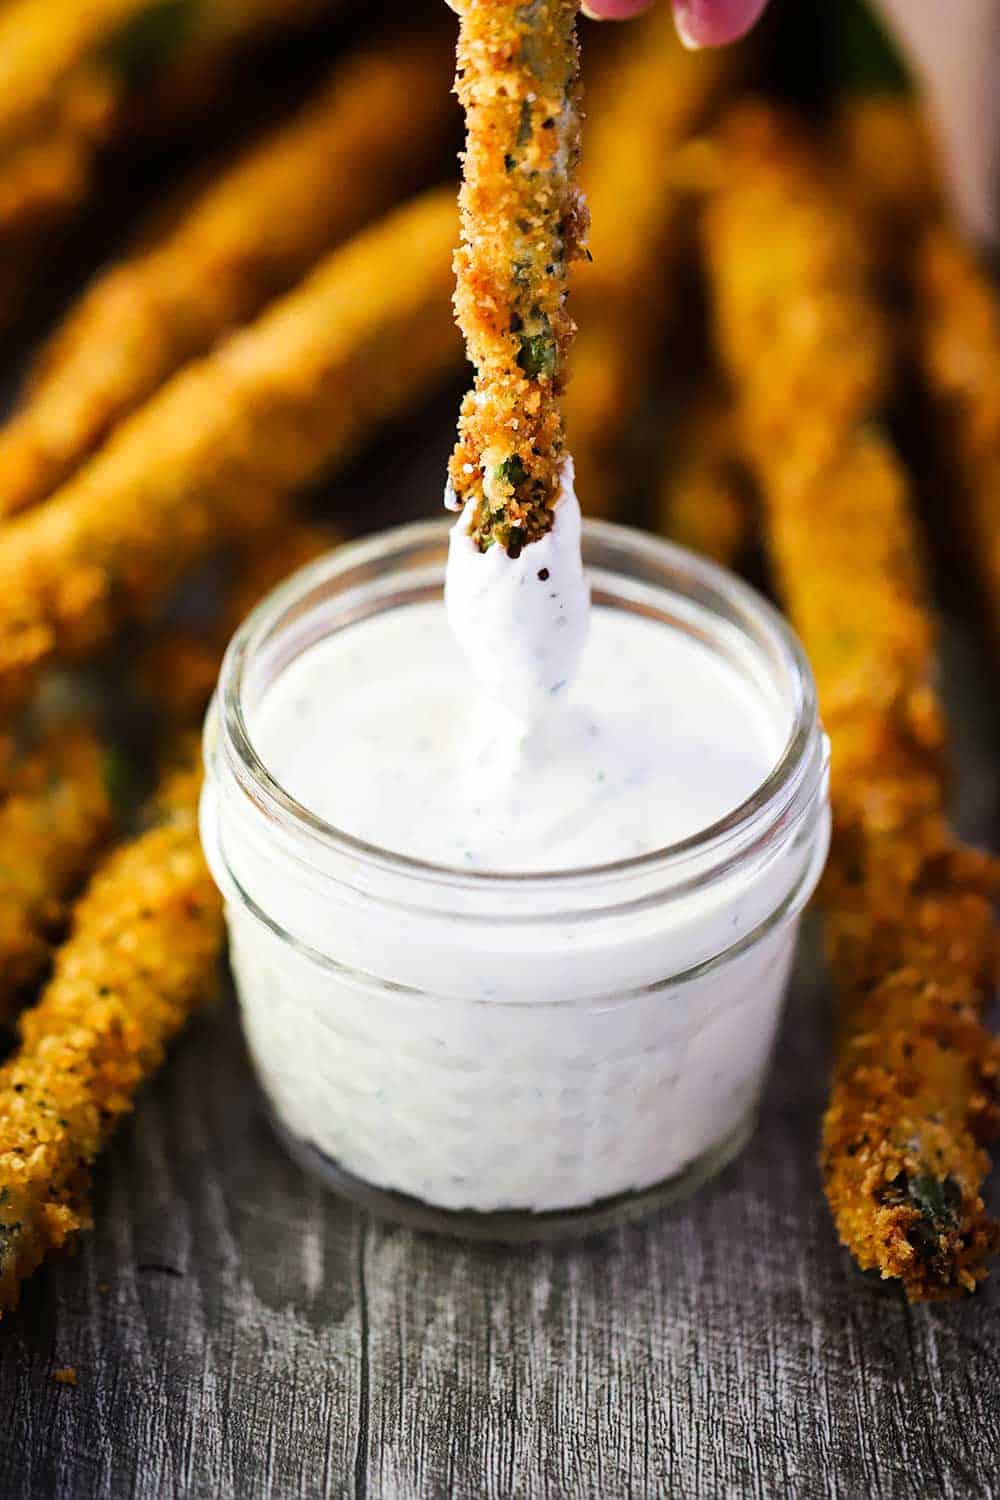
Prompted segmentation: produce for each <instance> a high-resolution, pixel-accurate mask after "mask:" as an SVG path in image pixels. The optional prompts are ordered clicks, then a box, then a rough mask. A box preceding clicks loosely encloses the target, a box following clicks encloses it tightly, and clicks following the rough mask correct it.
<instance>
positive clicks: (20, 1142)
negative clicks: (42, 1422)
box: [0, 756, 222, 1311]
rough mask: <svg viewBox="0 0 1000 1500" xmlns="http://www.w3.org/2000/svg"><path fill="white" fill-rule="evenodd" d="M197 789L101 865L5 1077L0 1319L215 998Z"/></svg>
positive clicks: (211, 898)
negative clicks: (174, 1044)
mask: <svg viewBox="0 0 1000 1500" xmlns="http://www.w3.org/2000/svg"><path fill="white" fill-rule="evenodd" d="M199 784H200V776H199V772H198V771H197V770H196V769H195V762H194V758H193V756H192V758H191V760H190V763H189V764H188V765H186V766H184V767H183V768H182V769H180V770H176V771H174V772H172V773H171V774H170V776H169V778H168V779H167V781H166V783H165V784H164V785H163V787H162V788H161V791H160V793H159V795H158V796H157V798H156V799H155V804H154V807H153V810H152V812H151V818H152V822H153V826H151V827H150V828H149V829H148V831H147V832H145V833H143V834H141V835H140V836H139V837H138V838H136V839H134V840H132V841H131V842H130V843H127V844H125V845H124V846H122V847H121V848H119V849H116V850H115V851H114V852H112V853H111V854H110V855H109V856H108V858H107V859H106V860H105V862H104V863H103V865H102V866H101V868H100V869H99V870H98V872H97V874H96V875H95V876H94V878H93V880H92V881H91V883H90V885H89V887H88V889H87V891H86V892H85V894H84V895H83V897H82V898H81V899H80V901H79V902H78V904H77V907H76V910H75V913H74V918H73V928H72V932H71V934H70V937H69V938H68V940H67V941H66V943H65V944H64V946H63V947H62V948H61V949H60V950H59V952H58V954H57V955H56V962H55V969H54V972H53V975H52V978H51V980H50V981H49V983H48V985H47V986H46V988H45V990H44V992H43V994H42V996H41V998H40V1000H39V1001H38V1003H37V1004H36V1005H34V1006H33V1007H32V1008H31V1009H30V1010H28V1011H25V1012H24V1014H23V1015H22V1017H21V1021H20V1036H21V1041H20V1046H19V1047H18V1049H17V1050H16V1052H15V1053H14V1054H13V1055H12V1056H11V1057H10V1059H9V1060H8V1061H7V1062H6V1063H5V1064H4V1065H3V1067H0V1311H2V1310H3V1309H5V1308H10V1307H11V1306H13V1304H14V1303H15V1302H16V1300H17V1294H18V1284H19V1282H20V1281H21V1280H22V1279H23V1278H24V1277H26V1276H30V1275H31V1273H32V1272H33V1271H34V1270H35V1268H36V1267H37V1266H38V1265H39V1264H40V1263H41V1261H42V1260H43V1259H44V1258H45V1256H47V1255H48V1254H49V1253H50V1252H52V1251H54V1250H58V1249H59V1248H60V1247H61V1246H63V1245H64V1244H65V1243H66V1241H67V1240H68V1239H69V1238H70V1237H71V1236H73V1235H75V1234H76V1233H77V1232H78V1231H79V1230H81V1229H86V1228H89V1227H90V1225H91V1222H92V1221H91V1215H90V1203H89V1198H90V1168H91V1166H92V1164H93V1162H94V1160H95V1159H96V1157H97V1155H98V1153H99V1152H100V1151H101V1150H102V1149H103V1147H104V1146H105V1145H106V1144H107V1141H108V1139H109V1138H110V1136H111V1134H112V1132H113V1130H114V1128H115V1126H116V1124H117V1123H118V1120H119V1118H120V1117H121V1116H122V1115H123V1114H125V1113H127V1112H128V1111H129V1110H130V1109H131V1108H132V1103H133V1100H134V1098H135V1095H136V1092H137V1091H138V1089H139V1087H140V1085H141V1084H142V1083H143V1082H144V1081H145V1079H146V1078H148V1077H149V1075H150V1074H151V1073H153V1072H155V1070H156V1069H157V1068H158V1067H159V1065H160V1063H161V1061H162V1060H163V1054H164V1049H165V1047H166V1045H167V1043H168V1042H169V1041H170V1040H171V1038H172V1037H173V1036H174V1034H175V1033H176V1032H177V1031H178V1030H179V1029H180V1027H181V1026H182V1025H183V1024H184V1022H185V1021H186V1020H187V1019H188V1017H189V1015H190V1014H191V1013H192V1011H193V1010H194V1009H196V1008H197V1007H198V1006H199V1005H200V1004H201V1003H202V1002H203V1001H204V1000H205V998H206V997H207V996H208V995H209V994H210V993H211V991H212V986H213V975H214V971H215V966H216V962H217V959H218V956H219V951H220V948H221V944H222V903H221V900H220V897H219V895H218V893H217V891H216V889H215V886H214V885H213V883H212V878H211V876H210V875H209V872H208V869H207V867H206V865H205V860H204V856H203V854H202V852H201V845H200V843H199V840H198V817H197V802H198V788H199Z"/></svg>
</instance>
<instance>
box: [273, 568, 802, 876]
mask: <svg viewBox="0 0 1000 1500" xmlns="http://www.w3.org/2000/svg"><path fill="white" fill-rule="evenodd" d="M533 550H534V548H532V547H526V548H525V550H524V553H523V554H522V556H524V557H526V556H528V555H529V554H530V553H531V552H532V551H533ZM477 555H478V554H477ZM487 556H488V554H487ZM484 560H485V559H484ZM505 560H506V559H505ZM449 566H450V562H449ZM515 588H516V589H517V592H518V593H521V592H524V593H527V594H529V595H530V594H531V593H547V592H548V584H547V583H546V582H545V581H539V580H538V578H537V577H536V576H535V574H534V572H532V573H530V574H529V575H525V587H524V589H523V590H522V589H521V588H520V586H518V585H515ZM528 613H530V606H529V607H528ZM558 698H559V702H558V704H555V703H550V704H549V705H548V712H546V713H545V714H544V715H543V716H541V717H540V718H538V719H536V720H535V721H527V722H525V721H524V720H522V719H520V718H519V717H518V716H517V715H516V714H514V713H513V712H512V711H511V710H510V709H509V708H508V707H507V706H506V704H504V703H499V704H498V703H494V702H493V701H492V700H491V699H490V698H488V697H487V696H486V695H485V693H484V692H483V691H482V690H481V689H480V688H479V685H478V682H477V679H476V678H475V677H474V676H473V675H472V673H471V672H470V670H469V667H468V663H467V661H466V659H465V656H464V655H463V653H461V652H460V651H459V650H458V649H457V646H456V643H455V640H454V638H453V635H452V632H451V630H450V628H449V624H448V620H447V619H446V617H445V611H444V610H443V609H442V608H441V605H440V604H439V603H438V602H434V603H425V604H411V605H405V606H403V607H402V608H400V609H396V610H392V611H390V612H387V613H385V614H381V615H378V616H376V617H375V618H374V619H371V620H366V621H365V622H364V623H363V624H361V625H352V626H349V627H348V628H347V629H346V630H343V631H341V632H339V633H338V634H337V635H334V636H331V637H329V638H328V639H327V640H325V641H322V642H320V643H319V644H317V645H316V646H313V647H312V648H311V649H310V650H309V651H306V652H304V653H303V655H302V656H300V657H299V658H298V660H297V661H295V662H293V663H292V665H291V666H290V667H289V668H288V669H287V671H286V672H285V673H284V674H283V675H282V677H281V678H279V680H278V681H277V682H276V683H275V685H274V687H273V688H272V689H271V691H270V692H269V693H268V695H267V697H266V698H265V700H264V701H263V703H262V704H261V707H260V710H259V712H258V715H257V717H256V718H255V721H254V724H253V726H252V729H253V735H254V742H255V745H256V747H257V752H258V754H259V755H260V757H261V759H262V760H263V761H264V763H265V765H267V766H268V768H269V769H270V770H271V772H272V774H273V775H274V776H275V778H276V779H277V780H278V781H279V782H280V783H281V785H282V786H283V787H284V788H285V789H286V791H288V792H289V793H291V795H292V796H293V797H294V798H295V799H296V800H297V801H298V802H301V803H302V805H303V806H304V807H307V808H309V809H310V810H311V811H312V812H314V813H317V814H318V815H319V816H320V817H321V818H323V819H324V820H325V821H326V822H328V823H331V824H333V825H334V826H335V827H337V828H340V829H342V830H343V831H344V832H345V833H348V834H352V835H353V836H354V837H356V838H358V839H361V840H363V841H364V842H365V843H369V844H376V845H378V846H379V847H381V848H384V849H393V850H395V851H396V852H397V853H399V854H405V855H409V856H411V857H412V858H414V859H420V860H426V861H428V862H430V863H433V864H442V865H452V866H456V867H460V868H462V867H464V868H467V869H470V870H497V871H508V872H510V871H515V872H525V873H532V872H536V871H542V870H568V869H572V868H574V867H577V868H579V867H582V866H587V865H600V864H610V863H612V862H613V861H615V860H621V859H628V858H632V857H634V856H635V855H638V854H645V853H647V852H649V851H650V850H653V849H658V848H662V847H664V846H665V845H667V844H675V843H678V842H679V841H680V840H681V839H685V838H690V837H691V836H692V835H693V834H697V833H699V832H700V831H701V830H702V829H704V828H707V827H708V826H709V825H710V824H712V823H715V822H717V821H718V819H720V818H722V817H724V816H725V815H726V814H727V813H729V812H732V810H733V808H735V807H738V806H739V804H740V803H741V802H743V801H745V800H746V798H748V797H749V796H750V795H751V794H752V793H753V791H754V790H755V789H756V788H757V787H758V786H759V785H760V783H761V782H762V781H763V780H764V779H765V777H766V776H767V774H768V772H769V771H770V769H771V767H772V766H773V764H774V763H775V761H776V760H777V758H778V754H779V752H780V750H781V739H780V737H779V735H778V733H777V731H776V726H775V724H774V722H773V718H771V717H769V716H768V714H767V711H766V709H765V708H762V706H761V705H760V703H759V702H758V701H756V700H755V698H754V696H753V694H752V692H751V691H750V689H749V688H748V687H747V686H746V685H745V684H744V683H742V682H741V680H740V678H739V675H738V673H737V672H736V670H735V668H733V667H732V666H730V665H729V664H728V663H727V662H725V661H724V660H721V659H720V658H719V657H718V656H717V655H716V654H715V653H713V652H712V651H711V650H710V649H709V648H708V647H707V646H705V645H704V644H702V642H700V641H698V640H696V639H693V638H692V637H690V636H686V635H682V634H681V633H680V632H678V631H670V630H666V629H664V627H663V626H662V625H661V624H659V623H657V622H656V621H652V620H648V619H644V618H643V617H642V616H641V615H634V614H627V613H625V612H623V611H620V610H611V609H606V608H600V607H598V608H595V609H594V610H593V612H592V620H591V624H590V634H589V639H588V641H587V644H586V649H585V650H584V651H583V652H582V656H581V660H580V663H579V670H578V673H577V675H576V676H575V677H574V678H573V680H572V681H571V682H570V683H568V684H567V685H566V687H565V689H564V690H563V691H562V692H560V693H559V694H558Z"/></svg>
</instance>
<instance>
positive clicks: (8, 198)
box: [0, 0, 327, 236]
mask: <svg viewBox="0 0 1000 1500" xmlns="http://www.w3.org/2000/svg"><path fill="white" fill-rule="evenodd" d="M326 3H327V0H241V3H240V4H239V5H233V4H232V0H86V3H85V4H84V3H81V0H12V3H10V4H8V5H6V6H5V7H4V8H3V10H2V11H0V236H3V235H7V234H10V233H12V232H23V231H24V230H26V229H28V228H31V227H34V226H37V225H38V224H39V223H40V222H44V221H47V220H50V219H52V218H53V217H58V216H61V215H62V214H63V213H65V212H66V211H67V210H68V209H71V208H72V207H73V206H74V204H75V203H76V202H77V201H78V200H79V199H80V197H82V195H83V193H84V192H85V190H86V187H87V185H88V182H89V177H90V171H91V168H92V165H93V161H94V158H95V156H96V154H97V152H98V150H99V149H100V147H101V146H102V145H103V144H104V143H105V142H106V141H108V140H109V139H111V138H113V137H114V136H115V135H116V134H117V133H118V132H119V131H120V130H121V129H122V128H123V127H124V125H125V122H126V119H127V113H128V107H129V105H130V104H131V102H132V101H133V99H134V98H135V97H137V96H138V95H139V94H140V93H147V92H148V91H149V89H150V87H151V86H152V85H153V84H156V83H159V82H160V81H161V80H163V79H164V78H167V77H175V76H177V75H179V74H180V75H182V74H183V73H184V72H185V71H186V70H191V69H199V68H203V67H204V66H205V65H206V64H207V63H209V62H210V61H214V62H216V63H217V62H218V61H219V60H220V59H221V57H222V55H223V54H224V53H225V52H226V51H227V50H228V49H229V48H231V47H232V46H233V45H234V44H236V43H238V42H239V41H241V40H245V39H246V38H248V37H252V36H255V35H257V34H267V33H268V32H269V31H271V30H274V29H276V28H284V27H287V26H290V25H295V24H296V23H297V22H299V21H301V20H303V19H306V18H308V17H310V16H312V15H313V14H316V13H318V12H319V11H321V10H322V9H323V8H324V5H325V4H326Z"/></svg>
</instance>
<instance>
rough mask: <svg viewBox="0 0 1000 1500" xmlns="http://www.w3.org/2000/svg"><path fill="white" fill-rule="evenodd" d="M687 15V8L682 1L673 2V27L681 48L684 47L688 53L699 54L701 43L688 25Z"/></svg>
mask: <svg viewBox="0 0 1000 1500" xmlns="http://www.w3.org/2000/svg"><path fill="white" fill-rule="evenodd" d="M689 14H690V12H689V10H688V7H687V6H686V5H685V4H683V3H682V0H675V4H674V25H675V26H676V28H677V35H678V36H679V37H680V39H681V46H682V47H686V48H687V50H688V51H689V52H700V51H701V43H700V42H699V40H698V38H697V37H696V36H695V35H694V33H693V32H692V30H691V27H690V25H689V24H688V16H689Z"/></svg>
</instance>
